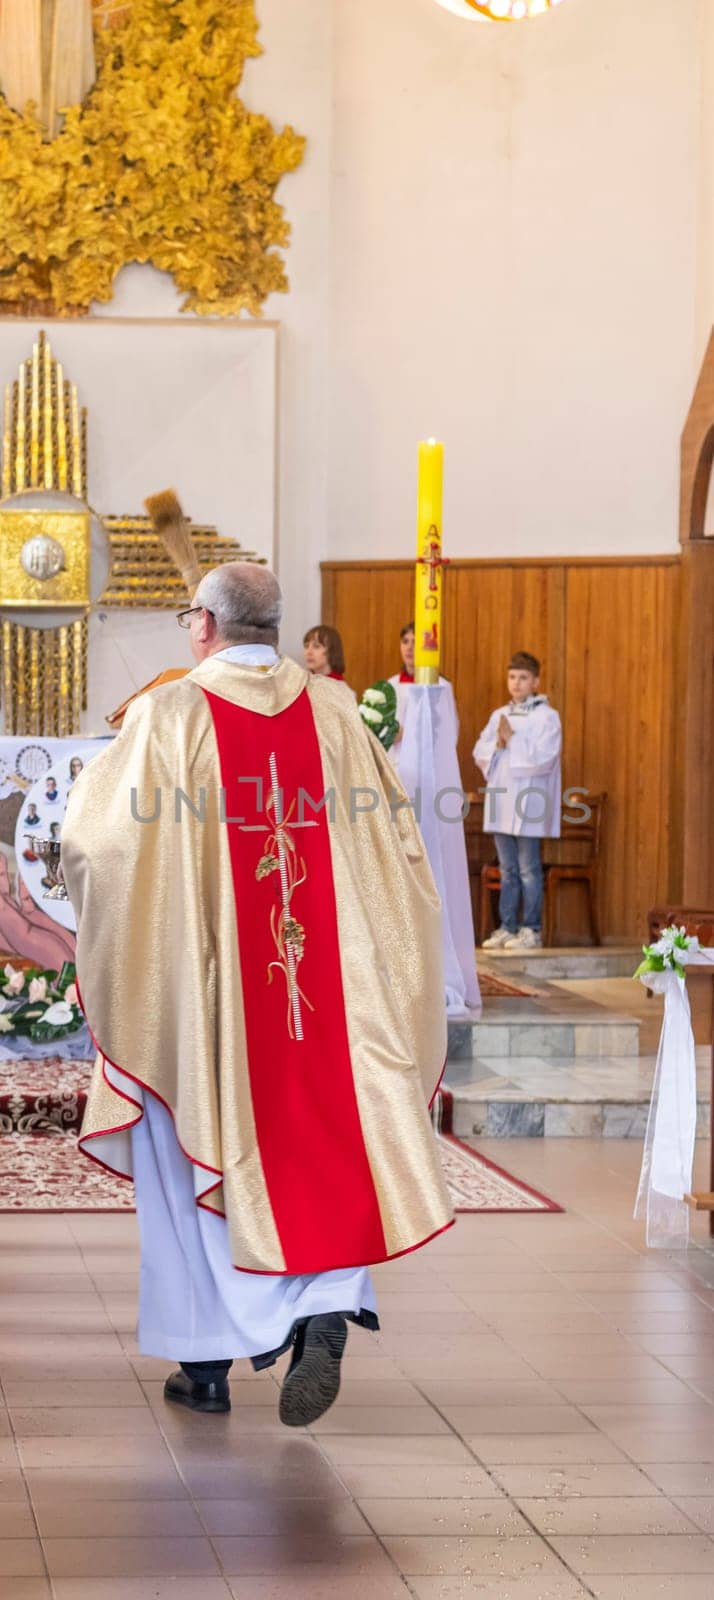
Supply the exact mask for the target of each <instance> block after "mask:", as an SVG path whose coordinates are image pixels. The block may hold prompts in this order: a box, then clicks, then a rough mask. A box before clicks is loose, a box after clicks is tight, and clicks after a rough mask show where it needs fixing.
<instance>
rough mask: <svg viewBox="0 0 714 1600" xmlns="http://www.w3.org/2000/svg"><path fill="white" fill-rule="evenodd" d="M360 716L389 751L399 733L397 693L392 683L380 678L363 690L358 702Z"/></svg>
mask: <svg viewBox="0 0 714 1600" xmlns="http://www.w3.org/2000/svg"><path fill="white" fill-rule="evenodd" d="M359 709H360V716H361V717H362V719H363V721H364V722H365V723H366V724H367V727H368V728H369V729H370V730H371V732H372V733H373V734H374V735H375V737H376V738H377V739H379V742H380V744H381V745H383V746H384V749H385V750H390V749H391V747H392V745H393V744H394V741H395V739H396V737H397V734H398V732H399V723H398V722H397V691H396V689H395V687H394V684H393V683H388V682H387V680H386V679H385V678H380V680H379V682H378V683H373V684H372V687H371V689H365V691H364V694H363V696H362V699H361V701H360V708H359Z"/></svg>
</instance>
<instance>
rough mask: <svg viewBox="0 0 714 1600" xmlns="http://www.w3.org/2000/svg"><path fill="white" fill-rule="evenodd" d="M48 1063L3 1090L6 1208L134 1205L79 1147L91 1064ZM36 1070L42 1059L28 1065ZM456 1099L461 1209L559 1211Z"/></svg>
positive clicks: (130, 1194) (448, 1136) (438, 1123)
mask: <svg viewBox="0 0 714 1600" xmlns="http://www.w3.org/2000/svg"><path fill="white" fill-rule="evenodd" d="M51 1066H52V1070H51V1073H50V1074H49V1075H48V1073H46V1072H45V1070H44V1068H43V1080H44V1082H45V1084H47V1085H48V1087H47V1088H46V1089H45V1090H44V1091H43V1092H42V1093H40V1092H38V1091H36V1090H33V1089H32V1086H31V1081H30V1084H29V1085H28V1081H27V1072H26V1073H25V1074H24V1075H22V1083H21V1086H20V1087H19V1088H16V1089H15V1090H12V1089H8V1088H7V1087H3V1088H2V1098H1V1099H0V1104H2V1103H4V1104H5V1107H6V1109H4V1110H3V1111H2V1113H1V1114H0V1212H12V1211H15V1212H27V1211H133V1210H134V1189H133V1185H132V1184H131V1183H126V1182H125V1181H124V1180H123V1179H121V1178H114V1177H112V1176H111V1174H110V1173H108V1172H105V1171H104V1170H103V1168H101V1167H99V1166H97V1164H96V1162H94V1161H89V1160H88V1159H87V1157H86V1156H83V1155H81V1154H80V1152H79V1151H78V1149H77V1129H78V1127H79V1119H80V1116H81V1111H82V1109H83V1106H84V1099H85V1095H86V1084H87V1082H88V1079H89V1075H90V1072H91V1068H88V1066H87V1063H86V1062H76V1063H68V1062H61V1063H57V1062H53V1063H52V1064H51ZM33 1069H34V1071H36V1070H37V1063H36V1062H33V1063H31V1064H30V1068H29V1069H28V1071H31V1070H33ZM451 1116H452V1102H451V1095H450V1094H449V1092H448V1090H442V1091H440V1093H439V1096H438V1099H437V1103H436V1105H435V1107H434V1112H433V1120H434V1126H435V1131H436V1135H437V1139H438V1142H439V1148H440V1152H441V1158H442V1161H443V1164H444V1172H445V1175H446V1181H447V1184H448V1186H449V1191H450V1194H451V1199H452V1204H453V1207H454V1210H455V1211H457V1212H469V1211H489V1212H490V1211H538V1212H543V1211H559V1210H560V1209H561V1208H560V1207H559V1206H557V1205H555V1204H554V1202H553V1201H552V1200H548V1199H546V1197H545V1196H544V1195H540V1194H537V1193H536V1192H535V1190H533V1189H530V1188H529V1187H528V1185H527V1184H522V1183H521V1182H520V1181H519V1179H518V1178H514V1177H512V1175H511V1174H510V1173H508V1172H506V1171H504V1169H503V1168H502V1167H497V1166H495V1165H494V1163H493V1162H491V1161H488V1160H487V1159H486V1157H485V1156H482V1155H479V1153H478V1152H477V1151H475V1150H471V1149H469V1147H468V1146H467V1145H464V1144H462V1143H461V1141H460V1140H459V1139H456V1138H455V1137H454V1135H453V1134H452V1132H451V1125H452V1124H451Z"/></svg>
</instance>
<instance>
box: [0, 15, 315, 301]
mask: <svg viewBox="0 0 714 1600" xmlns="http://www.w3.org/2000/svg"><path fill="white" fill-rule="evenodd" d="M94 27H95V48H96V57H97V79H96V83H95V84H94V87H93V89H92V90H91V92H90V94H89V95H88V96H87V98H86V99H85V101H84V103H83V104H81V105H74V106H71V107H70V108H69V109H68V110H67V112H66V116H65V120H64V126H63V127H62V129H61V131H60V132H59V133H58V134H57V136H56V138H54V139H51V140H50V139H48V137H47V135H46V133H45V130H44V129H43V126H42V123H41V122H40V121H39V120H38V118H37V116H36V115H35V114H33V111H32V108H31V107H28V108H26V109H25V111H24V112H22V113H20V112H18V111H15V110H13V109H12V107H11V106H10V105H9V104H8V102H7V100H5V99H2V98H0V219H1V220H2V226H1V227H0V309H2V310H4V311H5V312H7V311H17V312H21V313H25V314H27V313H29V312H32V311H35V312H37V311H38V309H39V310H40V314H42V315H50V314H53V313H56V314H60V315H77V314H81V313H83V312H86V311H87V310H88V308H89V306H90V304H91V302H92V301H108V300H111V298H112V294H113V289H114V280H115V278H116V275H117V273H118V272H119V271H120V270H121V268H122V267H124V266H125V265H127V264H128V263H129V262H133V261H138V262H141V263H146V262H150V263H151V264H152V265H153V266H155V267H157V268H159V269H160V270H162V271H164V272H169V273H171V274H172V276H173V278H174V281H175V283H176V285H177V287H178V288H179V290H180V291H182V293H183V294H184V296H185V299H184V301H183V306H182V309H183V310H184V311H192V312H198V313H201V314H213V315H219V316H227V315H231V316H234V315H236V314H238V313H240V312H241V311H247V312H249V313H250V314H251V315H255V316H257V315H259V314H260V311H261V308H262V305H263V302H264V301H265V299H266V297H267V296H268V295H269V294H272V293H274V292H276V291H285V290H287V288H288V281H287V277H286V274H285V268H284V263H283V259H282V257H281V255H280V254H279V253H278V252H279V250H280V249H281V248H282V247H284V246H286V245H287V243H288V239H289V231H290V230H289V226H288V223H287V222H286V219H285V214H284V210H283V207H282V206H281V205H280V204H279V203H278V202H277V201H276V200H275V190H276V187H277V185H278V183H279V182H280V179H281V178H282V177H283V175H284V174H285V173H287V172H291V171H294V169H295V168H296V167H298V166H299V165H300V162H301V161H302V156H303V150H304V143H305V141H304V139H302V138H301V137H300V136H299V135H298V134H296V133H295V132H294V130H293V129H292V128H290V127H286V128H284V129H283V131H282V132H276V131H275V130H274V129H273V127H272V125H271V123H270V122H269V120H268V119H267V117H263V116H259V115H257V114H256V113H254V112H250V111H248V110H246V108H245V106H244V105H243V103H242V101H241V100H240V99H239V98H238V95H237V93H236V90H237V87H238V85H239V84H240V81H241V78H242V73H243V67H244V64H245V62H246V60H248V59H249V58H250V57H253V56H257V55H259V54H260V46H259V44H258V39H257V31H258V24H257V19H256V14H255V5H254V0H171V3H170V4H167V0H132V3H131V4H129V5H123V6H115V5H101V4H100V5H98V6H97V7H96V11H95V22H94Z"/></svg>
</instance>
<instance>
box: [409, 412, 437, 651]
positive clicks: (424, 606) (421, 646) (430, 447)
mask: <svg viewBox="0 0 714 1600" xmlns="http://www.w3.org/2000/svg"><path fill="white" fill-rule="evenodd" d="M443 496H444V446H443V444H438V443H437V441H436V439H428V440H427V441H426V443H424V444H420V446H419V503H418V517H417V569H416V599H415V605H414V631H415V641H414V677H415V681H416V682H417V683H438V682H439V664H440V658H441V591H442V576H443V567H442V564H441V562H442V557H441V531H442V511H443Z"/></svg>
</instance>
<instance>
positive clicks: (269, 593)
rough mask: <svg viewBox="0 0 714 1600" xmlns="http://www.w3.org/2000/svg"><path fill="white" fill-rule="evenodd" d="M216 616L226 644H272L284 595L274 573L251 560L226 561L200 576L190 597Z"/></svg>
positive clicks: (219, 631)
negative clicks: (203, 576) (194, 591)
mask: <svg viewBox="0 0 714 1600" xmlns="http://www.w3.org/2000/svg"><path fill="white" fill-rule="evenodd" d="M193 604H194V605H195V606H205V608H206V610H207V611H210V612H211V615H212V616H213V617H214V618H215V623H216V629H217V632H218V636H219V638H220V639H223V640H225V642H226V644H273V645H276V644H277V642H278V630H279V627H280V619H281V617H282V614H283V597H282V594H281V590H280V584H279V583H278V580H277V578H276V576H275V573H274V572H271V571H270V570H269V568H268V567H261V566H258V565H257V563H255V562H253V561H227V562H226V563H225V566H223V567H214V568H213V571H212V572H207V573H206V576H205V578H202V579H201V582H200V583H199V585H198V588H197V590H196V593H195V595H194V597H193Z"/></svg>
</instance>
